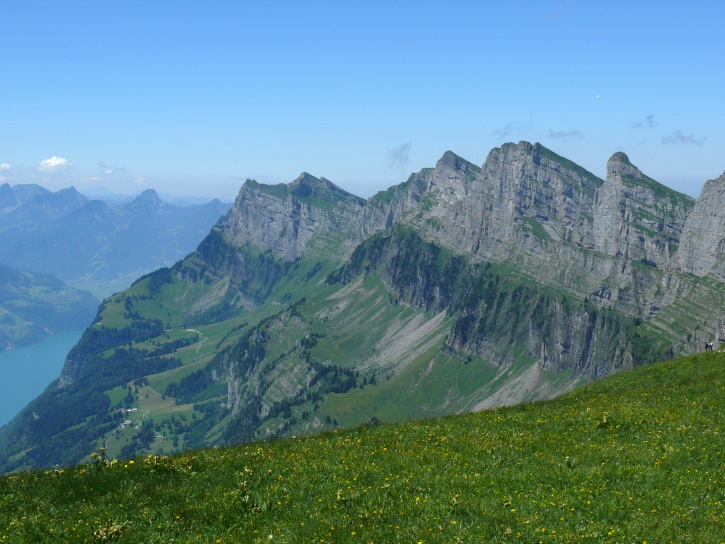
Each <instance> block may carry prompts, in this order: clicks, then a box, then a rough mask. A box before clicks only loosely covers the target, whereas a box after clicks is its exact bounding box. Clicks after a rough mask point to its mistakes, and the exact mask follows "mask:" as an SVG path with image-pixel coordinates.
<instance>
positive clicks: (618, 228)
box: [0, 142, 725, 470]
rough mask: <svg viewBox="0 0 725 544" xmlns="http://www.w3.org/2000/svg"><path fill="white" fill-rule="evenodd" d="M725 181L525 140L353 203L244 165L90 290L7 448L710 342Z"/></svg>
mask: <svg viewBox="0 0 725 544" xmlns="http://www.w3.org/2000/svg"><path fill="white" fill-rule="evenodd" d="M724 183H725V179H724V178H718V180H713V181H711V182H708V184H707V185H706V187H705V189H704V190H703V195H702V196H701V197H700V199H698V200H697V202H695V201H694V200H693V199H691V198H689V197H687V196H685V195H682V194H680V193H677V192H676V191H673V190H671V189H668V188H667V187H665V186H663V185H661V184H659V183H658V182H656V181H655V180H653V179H651V178H650V177H648V176H646V175H645V174H644V173H642V172H641V171H640V170H639V169H638V168H637V167H636V166H634V165H633V164H632V163H631V162H630V160H629V158H628V157H627V156H626V155H625V154H624V153H615V154H614V155H613V156H612V157H611V158H610V160H609V161H608V163H607V175H606V179H600V178H598V177H597V176H595V175H593V174H592V173H591V172H588V171H587V170H586V169H584V168H582V167H580V166H578V165H576V164H575V163H573V162H571V161H570V160H568V159H566V158H564V157H561V156H559V155H557V154H556V153H554V152H553V151H551V150H549V149H547V148H545V147H544V146H542V145H540V144H538V143H537V144H531V143H528V142H519V143H518V144H514V143H507V144H504V145H502V146H501V147H498V148H495V149H492V150H491V151H490V153H489V154H488V157H487V159H486V161H485V163H484V164H483V165H482V166H480V167H478V166H476V165H474V164H472V163H470V162H468V161H466V160H465V159H463V158H461V157H459V156H457V155H456V154H454V153H452V152H450V151H448V152H446V153H445V154H444V155H443V156H442V157H441V159H440V160H439V161H438V162H437V163H436V165H435V167H433V168H426V169H423V170H421V171H420V172H418V173H415V174H413V175H411V176H410V177H409V178H408V179H407V180H406V181H405V182H403V183H401V184H400V185H397V186H394V187H391V188H390V189H388V190H387V191H381V192H379V193H377V194H376V195H374V196H373V197H372V198H370V199H368V200H363V199H360V198H358V197H355V196H353V195H351V194H349V193H347V192H345V191H343V190H342V189H340V188H338V187H336V186H335V185H334V184H332V183H330V182H329V181H327V180H325V179H324V178H316V177H314V176H311V175H309V174H306V173H305V174H302V175H301V176H300V177H298V178H297V179H296V180H294V181H293V182H291V183H290V184H287V185H284V184H281V185H271V186H270V185H263V184H259V183H257V182H255V181H253V180H248V181H247V182H246V183H245V184H244V185H243V186H242V188H241V189H240V192H239V194H238V196H237V198H236V201H235V203H234V206H233V208H232V209H231V210H230V211H229V213H227V215H226V216H225V217H224V218H223V219H221V220H220V221H219V222H217V223H216V225H215V226H214V227H213V228H212V229H211V231H210V232H209V234H208V236H207V237H206V238H205V239H204V241H203V242H202V243H201V244H200V245H199V246H198V248H197V251H196V252H194V253H192V254H191V255H189V256H188V257H186V258H185V259H183V260H181V261H179V262H177V263H176V264H175V265H173V266H172V267H170V268H163V269H160V270H158V271H156V272H154V273H152V274H149V275H147V276H144V277H143V278H141V279H139V280H138V281H137V282H136V283H135V284H134V285H133V286H131V288H129V289H128V290H126V291H124V292H122V293H118V294H116V295H114V296H113V297H110V298H108V299H106V300H105V301H104V303H103V304H102V305H101V308H100V309H99V312H98V316H97V317H96V320H95V322H94V324H93V325H92V326H91V327H89V329H88V330H87V331H86V332H85V333H84V335H83V338H82V339H81V341H80V342H79V344H78V345H77V346H76V347H75V348H74V349H73V350H72V351H71V353H70V354H69V355H68V359H67V360H66V364H65V367H64V369H63V373H62V376H61V378H60V380H59V381H58V383H57V384H55V386H53V387H51V388H49V389H48V391H47V392H46V393H44V394H43V395H42V396H41V397H40V398H38V399H37V400H36V401H34V403H32V404H31V405H30V406H29V407H28V408H27V409H26V410H25V411H24V412H23V413H22V414H20V415H19V416H18V417H17V418H16V419H15V420H14V421H13V422H12V423H11V424H10V425H9V426H8V428H7V430H6V431H5V433H3V434H2V435H0V453H1V454H2V459H4V461H3V465H2V466H3V467H4V468H5V469H6V470H9V469H13V468H17V467H21V466H24V467H30V466H47V465H50V464H56V463H61V464H62V463H70V462H76V461H78V460H79V459H81V458H83V456H85V455H88V453H89V452H91V451H93V450H94V449H97V447H99V446H100V445H105V447H107V448H108V452H109V454H110V455H112V456H127V455H135V454H138V453H141V452H155V453H168V452H171V451H176V450H178V449H182V448H188V447H198V446H204V445H209V444H221V443H233V442H239V441H248V440H253V439H258V438H265V437H274V436H280V435H285V434H290V433H295V434H300V433H310V432H315V431H319V430H324V429H331V428H334V427H336V426H350V425H359V424H362V423H366V422H370V421H373V422H377V421H392V420H405V419H411V418H418V417H428V416H433V415H440V414H446V413H452V412H460V411H466V410H480V409H484V408H487V407H493V406H501V405H508V404H513V403H517V402H523V401H527V400H535V399H543V398H548V397H551V396H553V395H556V394H558V393H561V392H563V391H566V390H569V389H571V388H573V387H576V386H577V385H579V384H582V383H586V382H588V381H591V380H594V379H597V378H600V377H602V376H606V375H609V374H612V373H615V372H618V371H620V370H623V369H627V368H631V367H633V366H635V365H640V364H644V363H648V362H651V361H655V360H660V359H665V358H669V357H671V356H673V355H676V354H687V353H693V352H696V351H698V350H702V349H703V348H702V345H703V343H705V342H710V341H715V342H719V341H725V316H724V314H723V310H722V308H723V307H724V306H725V279H724V278H723V272H724V271H723V268H722V267H723V265H722V263H723V261H724V259H723V247H725V228H724V224H723V215H722V210H723V194H724V193H725V191H723V184H724ZM134 408H135V409H136V410H137V412H138V413H139V414H141V413H143V414H146V415H148V417H145V418H144V419H143V420H142V419H138V420H137V419H136V416H135V415H133V414H136V413H137V412H128V411H127V410H132V409H134ZM61 414H62V416H61ZM121 414H123V415H121ZM182 416H183V418H182ZM127 418H131V419H127Z"/></svg>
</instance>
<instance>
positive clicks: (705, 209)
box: [678, 172, 725, 281]
mask: <svg viewBox="0 0 725 544" xmlns="http://www.w3.org/2000/svg"><path fill="white" fill-rule="evenodd" d="M678 264H679V266H680V268H681V269H682V271H683V272H685V273H687V274H693V275H695V276H704V275H706V274H708V273H713V274H715V275H717V276H718V277H719V278H720V279H721V280H723V281H725V172H724V173H723V174H722V175H721V176H720V177H719V178H717V179H713V180H710V181H708V182H707V183H706V184H705V186H704V187H703V189H702V193H701V194H700V198H698V199H697V203H696V204H695V207H694V209H693V210H692V213H690V215H689V216H688V217H687V221H686V223H685V228H684V232H683V234H682V240H681V243H680V250H679V252H678Z"/></svg>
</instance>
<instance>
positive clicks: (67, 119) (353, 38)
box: [0, 0, 725, 201]
mask: <svg viewBox="0 0 725 544" xmlns="http://www.w3.org/2000/svg"><path fill="white" fill-rule="evenodd" d="M0 14H1V15H2V21H3V23H4V24H3V32H2V33H0V51H1V53H0V69H1V70H2V74H3V77H4V81H6V82H8V83H7V84H6V86H5V88H4V96H3V101H2V103H0V120H1V122H2V125H3V131H2V133H0V183H3V182H8V183H10V184H11V185H16V184H19V183H37V184H39V185H43V186H46V187H48V188H49V189H51V190H57V189H60V188H63V187H68V186H71V185H73V186H75V187H76V188H77V189H78V190H79V191H81V192H84V191H86V190H89V188H99V187H107V188H108V189H109V190H110V191H112V192H116V193H121V194H136V193H138V192H140V191H142V190H144V189H146V188H154V189H155V190H156V191H158V192H159V193H164V194H169V195H174V196H186V197H190V196H191V197H204V198H209V199H211V198H219V199H221V200H224V201H230V200H232V199H233V198H234V197H235V196H236V194H237V192H238V191H239V188H240V187H241V185H242V184H243V182H244V181H245V180H246V179H248V178H251V179H255V180H257V181H258V182H260V183H272V184H275V183H288V182H290V181H292V180H294V179H295V178H296V177H297V176H298V175H299V174H300V173H301V172H303V171H305V172H309V173H311V174H312V175H315V176H318V177H325V178H327V179H329V180H331V181H332V182H334V183H335V184H337V185H339V186H340V187H342V188H344V189H345V190H347V191H349V192H351V193H354V194H356V195H359V196H362V197H369V196H371V195H372V194H374V193H375V192H377V191H380V190H384V189H386V188H387V187H390V186H391V185H395V184H398V183H400V182H402V181H404V180H405V179H406V178H407V177H408V175H409V173H410V172H417V171H419V170H420V169H422V168H424V167H431V166H434V165H435V161H437V160H438V158H440V156H441V155H442V154H443V153H444V152H445V151H446V150H451V151H453V152H454V153H456V154H458V155H460V156H462V157H463V158H465V159H466V160H468V161H471V162H473V163H475V164H477V165H480V164H483V162H484V161H485V159H486V156H487V154H488V152H489V151H490V150H491V149H492V148H494V147H498V146H500V145H502V144H503V143H505V142H518V141H521V140H525V141H529V142H532V143H533V142H540V143H541V144H542V145H544V146H546V147H548V148H549V149H552V150H553V151H554V152H556V153H558V154H560V155H562V156H564V157H566V158H567V159H569V160H571V161H573V162H575V163H577V164H579V165H581V166H582V167H584V168H586V169H587V170H590V171H591V172H592V173H594V174H595V175H597V176H599V177H604V175H605V167H606V161H607V159H608V158H609V157H610V156H611V155H612V154H613V153H614V152H616V151H624V152H625V153H627V155H628V156H629V157H630V159H631V161H632V162H633V163H634V164H635V165H636V166H637V167H639V168H640V169H641V170H642V171H643V172H644V173H645V174H647V175H648V176H651V177H652V178H654V179H656V180H657V181H660V182H661V183H663V184H665V185H666V186H668V187H670V188H672V189H675V190H677V191H680V192H683V193H686V194H689V195H691V196H694V197H696V196H698V195H699V193H700V190H701V188H702V186H703V184H704V183H705V181H707V180H709V179H713V178H715V177H718V176H719V175H720V174H721V173H722V172H723V170H725V157H724V156H723V154H722V150H723V149H725V135H724V134H723V131H722V126H724V125H725V108H722V98H721V96H720V94H721V89H722V88H723V86H725V85H724V84H725V70H724V69H723V68H725V66H724V65H723V62H724V61H723V59H725V43H724V42H723V40H721V39H720V34H721V32H720V30H721V29H720V26H721V22H722V21H723V20H725V2H699V3H688V2H685V1H679V0H675V1H673V2H667V3H661V2H655V1H653V0H649V1H642V2H636V3H631V2H624V1H612V2H606V3H596V2H581V1H561V0H548V1H540V2H533V1H523V0H522V1H518V2H511V3H493V2H467V1H464V2H457V3H449V2H442V1H430V2H423V3H421V2H409V1H400V2H392V3H391V2H379V1H372V2H365V3H362V2H359V3H342V4H341V3H333V2H324V1H312V2H305V3H293V2H287V1H270V2H265V3H246V2H239V3H237V2H224V1H209V2H199V1H196V0H194V1H192V0H189V1H184V2H175V3H173V4H171V3H166V2H151V3H148V2H134V1H131V2H113V1H111V2H102V3H101V2H88V1H79V2H68V3H63V2H54V1H50V0H31V1H29V2H13V3H5V4H3V6H2V8H0Z"/></svg>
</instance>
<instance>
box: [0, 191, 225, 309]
mask: <svg viewBox="0 0 725 544" xmlns="http://www.w3.org/2000/svg"><path fill="white" fill-rule="evenodd" d="M230 207H231V204H226V203H223V202H220V201H219V200H212V201H211V202H208V203H206V204H202V205H186V206H175V205H171V204H168V203H166V202H164V201H163V200H162V199H161V198H160V197H159V195H158V194H157V193H156V192H155V191H153V190H150V189H149V190H146V191H144V192H143V193H141V194H140V195H138V196H137V197H135V198H134V199H133V200H131V201H130V202H126V203H123V204H117V205H109V204H107V203H106V202H103V201H101V200H89V199H88V198H87V197H85V196H83V195H82V194H80V193H79V192H78V191H76V190H75V189H74V188H72V187H71V188H69V189H63V190H61V191H57V192H51V191H48V190H47V189H44V188H42V187H40V186H37V185H16V186H15V187H10V186H9V185H8V184H4V185H2V186H0V263H4V264H6V265H9V266H12V267H14V268H18V269H23V270H30V271H33V272H39V273H47V274H53V275H55V276H57V277H59V278H60V279H62V280H64V281H66V282H68V283H70V284H72V285H75V286H78V287H83V288H88V289H91V290H92V291H94V292H95V293H97V294H99V295H101V296H105V295H108V294H111V293H112V292H114V291H119V290H122V289H123V288H125V287H127V286H128V285H130V284H131V283H132V282H133V280H135V279H136V278H138V277H139V276H142V275H143V274H146V273H148V272H151V271H153V270H156V269H157V268H160V267H163V266H168V265H170V264H173V263H174V262H176V261H178V260H179V259H181V258H183V257H184V256H186V255H187V254H189V253H191V252H192V251H194V250H195V249H196V246H197V245H198V244H199V242H200V241H201V240H202V239H203V238H204V236H205V235H206V234H207V233H208V232H209V229H210V228H211V227H212V226H213V225H214V224H215V223H216V222H217V221H218V220H219V218H220V217H221V216H223V215H224V214H225V213H226V212H227V211H228V210H229V208H230Z"/></svg>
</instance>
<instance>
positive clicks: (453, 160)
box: [436, 151, 481, 174]
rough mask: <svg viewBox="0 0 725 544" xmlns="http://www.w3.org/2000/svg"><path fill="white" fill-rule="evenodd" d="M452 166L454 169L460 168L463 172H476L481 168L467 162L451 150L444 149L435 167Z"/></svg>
mask: <svg viewBox="0 0 725 544" xmlns="http://www.w3.org/2000/svg"><path fill="white" fill-rule="evenodd" d="M446 166H447V167H449V168H453V169H454V170H461V171H462V172H463V173H466V174H468V173H478V172H480V171H481V169H480V168H479V167H478V166H476V165H475V164H473V163H471V162H468V161H467V160H466V159H464V158H463V157H460V156H458V155H456V154H455V153H453V151H446V152H445V153H444V154H443V156H442V157H441V158H440V159H438V162H437V163H436V168H442V167H446Z"/></svg>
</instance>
